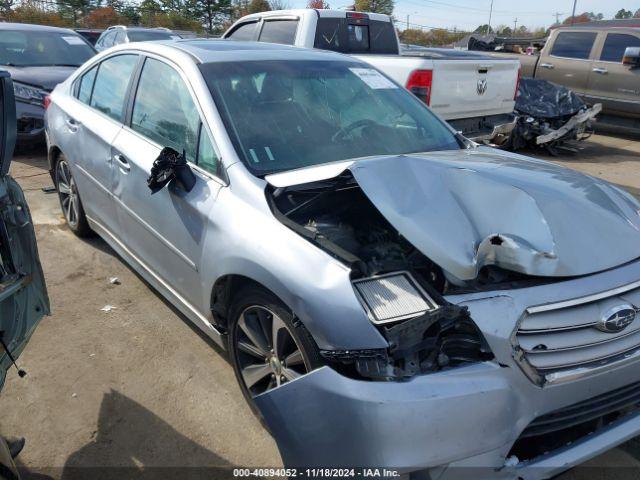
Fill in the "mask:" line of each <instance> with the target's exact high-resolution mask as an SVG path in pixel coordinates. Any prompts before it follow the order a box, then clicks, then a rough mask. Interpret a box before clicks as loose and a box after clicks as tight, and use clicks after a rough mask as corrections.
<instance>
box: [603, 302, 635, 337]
mask: <svg viewBox="0 0 640 480" xmlns="http://www.w3.org/2000/svg"><path fill="white" fill-rule="evenodd" d="M635 318H636V310H635V308H633V306H631V305H629V304H625V305H617V306H615V307H613V308H610V309H609V310H607V311H606V312H604V314H603V315H602V317H600V320H598V323H597V324H596V328H597V329H598V330H600V331H601V332H607V333H618V332H621V331H622V330H624V329H625V328H627V327H628V326H629V325H631V323H632V322H633V321H634V320H635Z"/></svg>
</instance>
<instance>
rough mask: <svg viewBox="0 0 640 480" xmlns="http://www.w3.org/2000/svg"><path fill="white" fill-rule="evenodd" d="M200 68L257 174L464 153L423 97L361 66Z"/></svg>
mask: <svg viewBox="0 0 640 480" xmlns="http://www.w3.org/2000/svg"><path fill="white" fill-rule="evenodd" d="M200 69H201V71H202V73H203V76H204V78H205V80H206V82H207V85H208V86H209V89H210V90H211V93H212V95H213V98H214V101H215V102H216V105H217V106H218V110H219V111H220V113H221V115H222V117H223V121H224V122H225V126H226V128H227V131H228V132H229V135H230V136H231V138H232V141H233V142H234V146H235V148H236V151H237V152H238V155H239V156H240V158H241V159H243V160H244V163H245V165H246V166H247V167H248V168H249V169H250V170H251V171H252V172H254V173H255V174H256V175H264V174H267V173H272V172H277V171H283V170H289V169H293V168H300V167H305V166H309V165H317V164H321V163H327V162H335V161H338V160H346V159H351V158H360V157H366V156H372V155H399V154H404V153H417V152H425V151H432V150H451V149H459V148H461V147H460V143H459V142H458V141H457V139H456V137H455V135H454V134H453V133H452V132H451V130H450V129H449V128H447V127H446V126H445V125H444V123H442V121H440V120H439V119H437V118H436V117H435V116H434V115H433V114H432V113H431V112H430V111H429V110H428V108H427V107H425V106H424V105H423V104H422V103H421V102H420V100H418V99H417V98H416V97H415V96H414V95H412V94H411V93H409V92H408V91H406V90H405V89H403V88H402V87H400V86H399V85H397V84H395V83H393V82H392V81H391V80H389V79H388V78H387V77H385V76H384V75H382V74H381V73H380V72H378V71H377V70H375V69H373V68H372V67H369V66H367V65H364V64H361V63H355V62H350V61H329V60H327V61H294V60H290V61H286V60H277V61H276V60H272V61H267V60H264V61H259V62H258V61H245V62H224V63H209V64H203V65H200Z"/></svg>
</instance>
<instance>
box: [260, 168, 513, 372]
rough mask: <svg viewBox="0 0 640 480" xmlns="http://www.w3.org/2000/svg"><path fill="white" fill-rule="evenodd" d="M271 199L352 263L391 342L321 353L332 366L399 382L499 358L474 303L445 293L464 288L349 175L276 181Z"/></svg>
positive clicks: (312, 237)
mask: <svg viewBox="0 0 640 480" xmlns="http://www.w3.org/2000/svg"><path fill="white" fill-rule="evenodd" d="M267 201H268V202H269V205H270V207H271V210H272V212H273V214H274V215H275V216H276V218H277V219H278V220H279V221H280V222H281V223H283V224H284V225H286V226H287V227H289V228H291V229H292V230H294V231H295V232H297V233H298V234H300V235H301V236H303V237H304V238H306V239H307V240H309V241H310V242H311V243H313V244H315V245H316V246H318V247H319V248H321V249H322V250H324V251H325V252H327V253H328V254H330V255H332V256H333V257H334V258H336V259H338V260H340V261H341V262H343V263H345V264H346V265H347V266H349V267H350V268H351V280H352V286H353V288H354V292H355V294H356V296H357V297H358V299H359V301H360V303H361V304H362V306H363V308H364V310H365V311H366V312H367V315H368V316H369V319H370V320H371V322H372V323H373V324H374V325H375V326H376V328H378V330H379V331H380V333H381V334H382V335H383V336H384V337H385V338H386V339H387V341H388V343H389V347H388V348H386V349H379V350H349V351H322V352H321V353H322V355H323V357H324V358H325V360H326V361H327V362H328V363H329V364H330V365H331V366H332V367H333V368H335V369H336V370H338V371H340V372H341V373H343V374H345V375H347V376H351V377H355V378H365V379H372V380H399V379H406V378H410V377H412V376H414V375H417V374H421V373H431V372H435V371H439V370H443V369H447V368H453V367H457V366H460V365H464V364H468V363H475V362H481V361H485V360H489V359H491V358H493V355H492V354H491V352H490V349H489V347H488V345H487V343H486V341H485V339H484V337H483V336H482V334H481V332H480V331H479V329H478V328H477V326H476V325H475V323H474V322H473V320H472V319H471V317H470V316H469V312H468V310H467V308H466V307H460V306H457V305H453V304H451V303H449V302H447V301H446V300H445V298H444V297H443V296H442V294H443V293H445V292H452V291H456V290H457V289H458V288H460V287H459V286H456V285H452V284H450V283H449V282H448V280H447V278H446V276H445V275H444V273H443V271H442V269H441V268H440V267H439V266H438V265H436V264H435V263H434V262H432V261H431V260H430V259H429V258H427V257H426V256H425V255H423V254H422V253H421V252H420V251H418V250H417V249H416V248H415V247H413V245H411V244H410V243H409V242H408V241H407V240H406V239H405V238H404V237H403V236H402V235H400V234H399V233H398V231H397V230H396V229H395V228H394V227H393V226H392V225H391V224H389V222H388V221H387V220H386V219H385V218H384V217H383V216H382V214H381V213H380V212H379V211H378V210H377V209H376V208H375V206H374V205H373V204H372V203H371V202H370V201H369V199H368V198H367V197H366V196H365V194H364V193H363V192H362V190H361V189H360V187H359V186H358V184H357V182H356V181H355V180H354V178H353V176H352V175H351V174H350V173H344V174H342V175H340V176H339V177H337V178H333V179H330V180H326V181H320V182H314V183H311V184H306V185H298V186H294V187H286V188H275V189H272V188H270V187H269V189H268V190H267ZM490 278H492V277H490V276H486V275H485V276H479V278H478V282H485V281H487V279H490ZM499 278H503V277H501V276H499ZM465 287H468V286H465Z"/></svg>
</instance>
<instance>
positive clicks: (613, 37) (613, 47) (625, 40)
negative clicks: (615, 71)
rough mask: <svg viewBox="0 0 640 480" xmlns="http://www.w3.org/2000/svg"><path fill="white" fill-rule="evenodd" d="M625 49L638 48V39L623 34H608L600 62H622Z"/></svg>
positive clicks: (639, 41)
mask: <svg viewBox="0 0 640 480" xmlns="http://www.w3.org/2000/svg"><path fill="white" fill-rule="evenodd" d="M627 47H640V38H639V37H636V36H634V35H627V34H624V33H608V34H607V39H606V40H605V42H604V47H602V53H601V54H600V60H602V61H603V62H622V57H623V56H624V51H625V50H626V49H627Z"/></svg>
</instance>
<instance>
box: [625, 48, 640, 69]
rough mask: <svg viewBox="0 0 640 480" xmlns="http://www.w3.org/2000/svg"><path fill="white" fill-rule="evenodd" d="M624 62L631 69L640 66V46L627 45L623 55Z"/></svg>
mask: <svg viewBox="0 0 640 480" xmlns="http://www.w3.org/2000/svg"><path fill="white" fill-rule="evenodd" d="M622 64H623V65H626V66H628V67H629V68H631V69H634V68H640V47H627V48H626V49H625V51H624V56H623V57H622Z"/></svg>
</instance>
